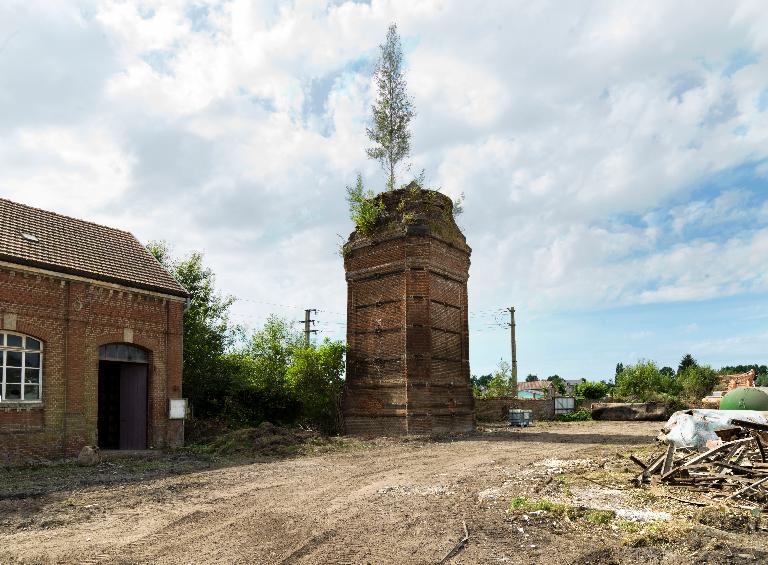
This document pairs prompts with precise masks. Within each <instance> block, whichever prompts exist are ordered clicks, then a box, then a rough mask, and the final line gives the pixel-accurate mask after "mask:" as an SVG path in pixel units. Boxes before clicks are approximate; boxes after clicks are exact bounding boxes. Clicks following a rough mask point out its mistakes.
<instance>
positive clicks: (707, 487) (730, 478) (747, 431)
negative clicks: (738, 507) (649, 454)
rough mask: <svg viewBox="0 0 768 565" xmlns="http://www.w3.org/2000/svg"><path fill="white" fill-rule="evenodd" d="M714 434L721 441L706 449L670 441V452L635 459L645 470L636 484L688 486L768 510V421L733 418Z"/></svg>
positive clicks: (716, 497) (713, 496)
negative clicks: (642, 459)
mask: <svg viewBox="0 0 768 565" xmlns="http://www.w3.org/2000/svg"><path fill="white" fill-rule="evenodd" d="M714 433H715V434H716V437H717V441H710V442H707V443H708V447H709V449H707V450H706V451H705V452H703V453H701V452H699V451H698V450H697V449H695V448H694V447H693V446H691V447H678V446H676V445H675V444H674V443H670V444H669V445H668V446H667V451H666V453H663V454H661V455H659V456H658V457H655V458H654V459H653V460H651V461H649V462H648V463H643V462H642V461H641V460H640V459H638V458H637V457H631V460H632V461H634V462H635V463H636V464H638V465H639V466H640V467H641V468H642V472H641V473H640V474H638V476H637V477H636V478H635V480H634V482H635V484H636V485H637V486H640V485H642V484H646V483H654V484H656V483H660V484H665V485H670V486H676V487H684V488H686V489H687V490H689V491H692V492H697V493H703V494H705V495H706V496H707V497H708V498H709V499H710V500H712V501H713V502H718V503H728V502H735V501H741V502H742V503H744V502H749V503H751V504H753V505H757V507H758V508H760V509H762V511H766V510H768V461H767V460H766V443H768V425H766V424H761V423H755V422H751V421H748V420H746V419H745V420H741V419H738V418H731V419H730V427H728V428H722V429H718V430H716V431H715V432H714Z"/></svg>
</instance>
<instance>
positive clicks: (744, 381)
mask: <svg viewBox="0 0 768 565" xmlns="http://www.w3.org/2000/svg"><path fill="white" fill-rule="evenodd" d="M753 386H755V370H754V369H751V370H750V371H748V372H746V373H735V374H732V375H720V380H719V382H718V384H717V386H716V387H715V390H714V391H712V392H711V393H710V394H709V395H708V396H705V397H704V398H702V399H701V404H702V406H704V407H707V408H719V407H720V401H721V400H722V398H723V396H725V394H726V393H727V392H728V391H731V390H733V389H735V388H740V387H753Z"/></svg>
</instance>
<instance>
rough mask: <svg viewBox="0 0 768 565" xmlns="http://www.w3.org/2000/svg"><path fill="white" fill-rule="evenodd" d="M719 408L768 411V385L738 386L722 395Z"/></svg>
mask: <svg viewBox="0 0 768 565" xmlns="http://www.w3.org/2000/svg"><path fill="white" fill-rule="evenodd" d="M720 410H758V411H760V412H765V411H768V387H764V386H759V387H739V388H735V389H733V390H732V391H730V392H729V393H728V394H726V395H725V396H723V398H722V400H721V401H720Z"/></svg>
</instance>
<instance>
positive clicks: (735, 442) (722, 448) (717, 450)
mask: <svg viewBox="0 0 768 565" xmlns="http://www.w3.org/2000/svg"><path fill="white" fill-rule="evenodd" d="M754 439H755V438H752V437H747V438H742V439H735V440H733V441H729V442H727V443H723V444H721V445H718V446H717V447H713V448H712V449H710V450H709V451H707V452H705V453H702V454H701V455H697V456H696V457H694V458H693V459H691V460H690V461H688V462H687V463H686V464H685V465H684V467H687V466H688V465H694V464H696V463H699V462H700V461H704V460H706V459H708V458H709V457H712V456H713V455H716V454H717V453H720V452H722V451H725V450H726V449H730V447H731V446H733V445H740V444H742V443H748V442H750V441H753V440H754Z"/></svg>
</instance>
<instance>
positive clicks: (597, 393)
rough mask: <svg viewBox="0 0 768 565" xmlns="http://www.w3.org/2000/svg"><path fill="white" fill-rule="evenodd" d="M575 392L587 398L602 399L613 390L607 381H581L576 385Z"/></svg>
mask: <svg viewBox="0 0 768 565" xmlns="http://www.w3.org/2000/svg"><path fill="white" fill-rule="evenodd" d="M573 392H574V394H575V395H576V396H580V397H582V398H586V399H587V400H600V399H601V398H605V397H606V396H608V393H610V392H611V385H609V384H607V383H591V382H588V383H580V384H577V385H576V386H575V387H574V389H573Z"/></svg>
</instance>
